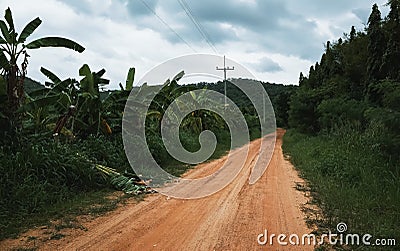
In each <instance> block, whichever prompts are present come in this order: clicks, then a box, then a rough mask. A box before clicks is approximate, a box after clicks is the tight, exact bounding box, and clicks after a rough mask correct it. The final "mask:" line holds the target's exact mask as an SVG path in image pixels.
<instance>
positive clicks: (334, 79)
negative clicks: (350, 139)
mask: <svg viewBox="0 0 400 251" xmlns="http://www.w3.org/2000/svg"><path fill="white" fill-rule="evenodd" d="M388 5H389V6H390V13H389V15H388V16H387V17H386V18H385V19H382V17H381V13H380V11H379V8H378V6H377V5H376V4H375V5H373V7H372V11H371V15H370V16H369V19H368V27H367V28H366V31H365V32H356V31H355V29H354V27H352V30H351V33H350V36H349V37H346V38H345V39H344V40H343V39H339V40H338V41H337V42H333V43H331V42H328V43H327V45H326V50H325V53H324V54H323V55H322V57H321V60H320V62H317V63H316V64H315V66H311V68H310V71H309V74H308V76H305V75H304V74H301V75H300V79H299V85H300V88H299V90H298V91H297V92H296V93H295V94H294V95H292V96H291V101H290V111H289V125H290V126H291V127H294V128H297V129H299V130H300V131H302V132H306V133H312V134H317V133H319V132H321V131H331V130H334V129H335V128H336V129H337V128H340V127H344V126H350V127H352V128H353V129H355V130H365V131H371V130H372V129H371V128H380V129H379V130H378V129H376V130H377V131H378V132H379V133H378V134H379V135H381V136H379V137H380V138H379V137H378V138H376V140H377V141H376V143H377V145H379V148H380V150H383V152H386V153H387V154H389V156H391V157H394V156H396V154H395V151H399V150H400V136H399V135H400V129H399V128H400V124H399V121H400V110H399V108H400V107H399V105H398V104H400V2H399V1H398V0H392V1H389V4H388ZM376 135H377V134H376ZM396 158H398V156H397V157H396Z"/></svg>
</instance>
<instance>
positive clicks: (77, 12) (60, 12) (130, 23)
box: [0, 0, 387, 88]
mask: <svg viewBox="0 0 400 251" xmlns="http://www.w3.org/2000/svg"><path fill="white" fill-rule="evenodd" d="M142 1H145V3H146V4H147V6H146V5H145V4H144V3H143V2H142ZM180 1H181V3H186V4H187V5H188V6H189V7H190V9H191V11H192V14H193V16H194V18H195V20H196V21H197V22H198V23H200V25H201V26H202V28H203V29H204V31H205V33H206V34H208V37H209V40H210V44H212V45H214V47H215V50H214V49H213V48H212V46H210V44H209V43H207V41H206V40H205V39H204V38H203V37H202V35H201V34H200V32H199V31H198V30H197V29H196V26H195V25H194V23H193V22H192V21H191V20H190V19H189V17H188V16H187V15H186V13H185V11H184V10H183V8H182V6H181V4H180V2H179V1H178V0H34V1H32V0H0V3H1V4H0V6H2V11H4V10H5V9H6V7H7V6H9V7H11V9H12V11H13V15H14V22H15V23H16V26H17V27H18V28H19V29H22V28H23V27H24V26H25V24H26V23H28V22H29V21H30V20H32V19H33V18H35V17H40V18H41V19H42V20H43V23H42V25H41V26H40V27H39V29H38V30H36V32H35V33H34V34H33V35H32V37H31V39H34V38H37V37H42V36H48V35H52V36H53V35H58V36H64V37H68V38H71V39H73V40H75V41H77V42H79V43H80V44H82V45H83V46H84V47H85V48H86V50H85V52H83V53H82V54H79V53H75V52H73V51H71V50H66V49H60V48H55V49H53V48H51V49H47V48H45V49H40V50H31V51H30V53H29V54H30V55H31V58H30V61H29V62H30V64H29V68H28V75H29V76H31V77H33V78H34V79H36V80H39V81H43V80H45V78H44V77H43V76H42V75H41V73H40V71H39V69H40V67H41V66H44V67H46V68H48V69H50V70H51V71H53V72H54V73H56V74H58V75H59V76H60V77H61V78H67V77H74V78H79V77H78V69H79V68H80V66H82V65H83V64H84V63H87V64H89V66H90V67H91V68H92V70H93V71H98V70H100V69H102V68H105V69H106V70H107V73H106V77H107V78H109V79H110V80H111V83H112V84H111V88H117V86H118V83H119V82H124V81H125V78H126V74H127V71H128V69H129V67H135V68H136V72H137V76H136V80H139V79H140V78H141V76H143V75H144V74H145V73H146V72H148V71H149V70H151V69H152V68H153V67H154V66H156V65H158V64H160V63H162V62H164V61H166V60H168V59H171V58H174V57H178V56H182V55H187V54H192V53H210V54H215V53H216V52H217V53H218V55H226V56H227V57H229V58H231V59H233V60H235V61H236V62H238V63H240V64H242V65H244V66H245V67H247V68H248V69H249V70H250V71H251V72H252V73H253V74H254V75H255V76H256V77H257V78H258V79H259V80H262V81H268V82H275V83H284V84H297V82H298V77H299V73H300V72H301V71H303V72H305V73H308V69H309V67H310V66H311V65H312V64H314V63H315V62H316V61H318V60H319V59H320V57H321V54H322V53H323V50H324V44H325V43H326V41H327V40H337V39H338V38H339V37H342V36H343V33H345V32H346V33H349V32H350V28H351V26H352V25H354V26H355V27H356V28H357V29H358V30H363V29H364V27H365V23H366V22H367V19H368V16H369V14H370V12H371V7H372V5H373V4H374V3H377V4H378V5H379V7H380V9H381V11H382V13H383V15H385V14H386V13H387V7H386V6H384V4H385V3H386V0H375V1H373V0H351V1H349V0H335V1H332V0H331V1H325V0H324V1H321V0H186V1H182V0H180ZM149 8H150V9H151V10H152V11H154V12H155V13H156V15H157V16H158V17H159V18H158V17H157V16H156V15H155V14H154V13H153V12H152V11H151V10H150V9H149ZM2 16H3V15H2ZM160 19H162V21H161V20H160ZM165 23H166V24H167V25H165ZM172 30H173V31H172ZM177 34H178V35H179V37H178V35H177ZM183 40H184V41H183ZM215 51H216V52H215ZM221 64H222V62H221ZM216 74H218V73H216ZM219 74H221V72H220V73H219ZM171 77H172V76H171Z"/></svg>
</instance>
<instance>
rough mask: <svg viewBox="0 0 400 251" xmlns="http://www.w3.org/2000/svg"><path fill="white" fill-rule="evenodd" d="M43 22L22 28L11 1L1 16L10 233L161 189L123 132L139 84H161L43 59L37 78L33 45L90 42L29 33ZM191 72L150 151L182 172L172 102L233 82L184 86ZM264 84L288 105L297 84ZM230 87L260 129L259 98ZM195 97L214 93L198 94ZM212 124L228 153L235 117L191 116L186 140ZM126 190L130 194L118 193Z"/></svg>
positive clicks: (168, 90)
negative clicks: (144, 173)
mask: <svg viewBox="0 0 400 251" xmlns="http://www.w3.org/2000/svg"><path fill="white" fill-rule="evenodd" d="M40 24H41V20H40V19H39V18H36V19H34V20H32V21H31V22H29V23H28V24H27V25H26V27H25V28H23V30H22V31H21V32H19V31H16V30H15V27H14V22H13V18H12V13H11V10H10V9H9V8H8V9H7V10H6V11H5V16H4V20H1V21H0V28H1V35H0V48H1V51H0V67H1V74H0V172H1V173H2V175H1V176H0V239H4V238H7V237H15V236H17V235H18V234H19V233H20V232H21V231H23V230H25V229H27V228H30V227H33V226H38V225H46V224H48V222H49V220H52V219H53V220H54V219H59V218H61V221H63V218H64V217H67V218H69V217H71V216H75V215H79V214H87V213H88V214H91V215H96V214H97V213H102V212H104V211H107V210H110V209H113V208H115V206H116V205H117V204H118V203H120V202H123V201H124V200H125V199H127V198H129V197H131V196H134V197H135V198H138V199H140V198H142V196H144V195H143V194H146V193H147V192H153V191H152V190H151V189H149V188H148V187H147V186H145V185H144V184H143V183H142V182H141V181H140V179H139V178H138V176H137V175H136V174H135V173H134V172H133V170H132V168H131V166H130V164H129V162H128V160H127V158H126V155H125V151H124V146H123V141H122V116H123V111H124V107H125V103H126V101H127V98H128V96H129V93H130V92H131V91H138V90H140V89H146V90H147V91H150V92H151V88H152V87H151V86H147V85H145V84H144V85H142V86H140V87H134V86H133V82H134V77H135V68H131V69H128V74H127V78H126V81H124V84H119V86H120V89H119V90H108V88H107V87H108V86H109V84H110V80H108V79H105V78H104V74H105V72H106V70H105V69H96V70H93V69H91V68H90V66H89V65H87V64H83V65H82V67H81V68H80V69H77V75H78V76H79V77H78V78H77V79H76V78H74V77H71V78H66V79H61V78H59V77H58V76H57V73H54V72H52V71H51V69H48V68H46V66H43V67H42V68H41V69H40V71H41V73H42V74H43V75H44V76H46V77H47V79H48V81H46V82H45V83H44V84H41V83H38V82H35V81H34V80H32V79H30V78H29V77H28V75H27V74H28V68H27V66H28V59H29V55H28V53H29V51H30V50H33V49H39V48H43V47H64V48H67V49H71V50H73V51H77V52H83V51H84V47H83V46H81V45H80V44H78V43H77V42H74V41H72V40H69V39H66V38H62V37H49V38H42V39H39V40H35V41H32V42H27V40H28V38H29V36H30V35H31V34H32V33H34V31H35V30H36V29H37V28H38V27H39V26H40ZM172 74H176V73H172ZM183 74H184V72H181V73H178V74H177V75H176V76H175V77H173V76H171V77H172V78H171V80H166V82H165V83H164V84H163V85H162V89H161V91H160V92H159V93H158V94H157V95H156V97H155V98H154V99H153V101H152V103H151V106H150V109H149V111H148V114H146V140H147V142H148V145H149V148H150V151H151V153H152V155H153V157H154V158H155V160H156V161H157V162H158V163H159V164H160V165H161V166H162V167H163V168H164V169H165V170H167V171H168V172H169V173H171V174H173V175H176V176H179V175H181V174H183V173H184V172H185V171H186V170H187V169H188V168H191V166H190V165H186V164H184V163H180V162H178V161H176V160H175V159H173V158H172V157H171V156H170V155H169V154H168V152H167V151H166V149H165V147H164V145H163V143H162V139H161V134H160V122H161V119H162V116H163V115H164V113H165V110H166V108H167V107H168V106H169V105H170V103H171V102H172V101H173V100H174V98H176V97H178V96H179V95H181V94H182V93H185V92H191V91H193V90H197V89H213V90H216V91H219V92H223V86H224V83H223V82H218V83H207V84H197V85H187V86H182V85H179V83H178V82H179V80H180V78H182V76H183ZM264 86H265V88H266V89H267V91H269V89H271V90H273V92H274V97H273V98H271V99H272V101H273V102H276V103H277V104H279V103H280V104H284V105H285V104H287V99H288V98H289V96H290V95H289V93H290V92H291V91H292V90H293V89H294V87H284V86H283V85H274V84H269V83H264ZM103 90H104V91H103ZM228 92H229V93H230V94H229V95H230V96H229V97H231V98H232V99H233V100H234V102H235V103H238V106H239V108H240V109H241V110H242V112H243V113H244V116H245V118H246V121H247V123H248V125H249V127H250V132H251V138H252V139H255V138H257V137H259V136H260V128H259V122H258V117H257V115H256V113H255V110H254V108H253V107H252V105H251V103H250V102H249V100H245V99H242V96H243V93H240V91H238V90H236V89H235V88H234V87H233V86H232V85H229V84H228ZM244 98H245V97H244ZM193 99H194V100H193V102H203V101H204V100H203V101H202V100H201V97H196V96H195V95H193ZM282 100H283V102H282ZM277 107H279V105H276V107H275V109H276V113H277V119H278V121H279V123H281V124H282V125H284V124H287V119H288V114H287V109H286V108H285V107H282V108H277ZM205 129H207V130H211V131H213V132H214V133H215V135H216V137H217V139H218V144H217V148H216V151H215V152H214V154H213V155H212V156H211V158H218V157H220V156H221V155H223V154H225V153H226V151H227V150H229V148H230V144H231V142H230V134H229V130H228V128H227V125H226V124H225V122H224V121H223V119H222V118H221V117H219V116H218V115H217V114H215V113H213V112H210V111H206V110H200V111H196V112H194V113H192V114H190V115H188V116H187V117H185V119H184V120H183V122H182V124H181V126H180V132H179V133H180V139H181V141H182V145H183V146H184V147H185V148H186V149H187V150H189V151H197V150H198V149H199V147H200V144H199V141H198V136H199V134H200V133H201V132H202V131H203V130H205ZM139 155H140V153H138V156H139ZM116 190H120V191H123V192H124V193H125V194H126V195H121V193H120V196H117V198H115V199H110V195H111V194H114V193H115V191H116ZM111 197H113V196H111ZM93 206H94V207H93Z"/></svg>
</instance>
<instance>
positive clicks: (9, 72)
mask: <svg viewBox="0 0 400 251" xmlns="http://www.w3.org/2000/svg"><path fill="white" fill-rule="evenodd" d="M4 19H5V21H3V20H0V29H1V36H0V48H1V50H0V67H1V69H2V74H1V75H2V76H3V78H1V79H0V81H1V82H3V83H2V84H1V86H2V87H3V88H4V82H6V90H7V97H8V110H7V116H8V117H9V118H10V119H11V120H14V115H15V112H16V111H17V110H18V108H19V107H20V106H21V104H22V103H23V99H24V86H23V84H24V79H25V75H26V73H27V66H28V57H29V55H28V53H27V51H28V50H30V49H39V48H43V47H64V48H68V49H72V50H74V51H78V52H83V51H84V50H85V48H84V47H82V46H81V45H79V44H78V43H76V42H74V41H72V40H70V39H67V38H62V37H43V38H39V39H36V40H34V41H31V42H28V43H27V42H26V41H27V39H28V38H29V36H30V35H31V34H32V33H33V32H34V31H35V30H36V29H37V28H38V27H39V26H40V24H41V23H42V20H40V18H38V17H37V18H35V19H34V20H32V21H31V22H29V23H28V24H27V25H26V26H25V27H24V28H23V30H22V31H21V33H20V34H19V36H18V33H17V31H16V30H15V26H14V21H13V17H12V13H11V10H10V8H7V9H6V11H5V16H4ZM21 56H23V59H22V63H21V67H19V66H18V63H19V59H20V57H21ZM14 122H18V121H17V120H16V121H14Z"/></svg>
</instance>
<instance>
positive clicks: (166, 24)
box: [140, 0, 197, 53]
mask: <svg viewBox="0 0 400 251" xmlns="http://www.w3.org/2000/svg"><path fill="white" fill-rule="evenodd" d="M140 1H141V2H142V3H143V4H144V5H145V6H146V8H147V9H149V11H150V12H152V13H153V14H154V15H155V16H156V17H157V18H158V19H159V20H160V21H161V22H162V23H163V24H164V25H165V26H166V27H167V28H168V29H169V30H170V31H172V32H173V33H174V34H175V35H176V36H177V37H178V38H179V39H180V40H181V41H182V42H184V43H185V44H186V45H187V46H188V47H189V48H190V49H191V50H193V51H194V52H196V53H197V51H196V50H195V49H194V48H193V47H192V46H191V45H190V44H189V43H188V42H187V41H186V40H185V39H183V38H182V37H181V36H180V35H179V34H178V32H176V31H175V30H174V29H173V28H172V27H171V26H170V25H169V24H168V23H167V22H165V21H164V20H163V19H162V18H161V17H160V16H159V15H158V14H157V13H156V12H155V10H153V9H152V8H151V7H150V6H149V5H148V4H147V3H146V2H145V1H144V0H140Z"/></svg>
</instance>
